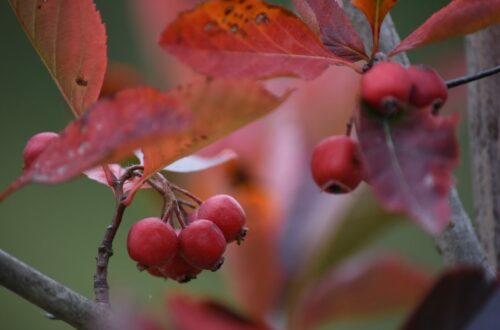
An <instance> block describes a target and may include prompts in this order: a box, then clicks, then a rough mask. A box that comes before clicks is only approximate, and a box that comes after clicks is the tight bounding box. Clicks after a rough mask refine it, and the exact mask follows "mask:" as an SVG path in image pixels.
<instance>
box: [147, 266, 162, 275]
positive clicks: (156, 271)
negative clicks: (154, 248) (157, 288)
mask: <svg viewBox="0 0 500 330" xmlns="http://www.w3.org/2000/svg"><path fill="white" fill-rule="evenodd" d="M147 271H148V273H149V274H151V275H153V276H156V277H165V276H164V275H163V273H162V272H161V271H160V269H159V268H158V267H149V268H148V269H147Z"/></svg>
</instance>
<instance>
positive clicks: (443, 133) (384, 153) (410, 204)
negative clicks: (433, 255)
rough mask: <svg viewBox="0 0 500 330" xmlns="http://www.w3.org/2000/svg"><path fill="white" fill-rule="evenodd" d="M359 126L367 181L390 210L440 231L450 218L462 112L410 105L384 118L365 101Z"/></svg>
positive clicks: (424, 226)
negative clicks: (449, 114)
mask: <svg viewBox="0 0 500 330" xmlns="http://www.w3.org/2000/svg"><path fill="white" fill-rule="evenodd" d="M356 120H357V122H356V127H357V132H358V137H359V142H360V146H361V150H362V155H363V161H364V166H365V169H366V176H367V181H368V182H369V183H370V184H371V185H372V186H373V189H374V190H375V193H376V195H377V196H378V198H379V199H380V201H381V202H382V204H383V205H384V206H385V207H386V208H387V209H388V210H390V211H399V212H403V213H405V214H407V215H409V216H411V217H412V218H413V219H414V220H415V221H416V222H417V223H418V224H420V225H421V226H422V227H423V228H424V229H425V230H427V231H428V232H430V233H432V234H437V233H439V232H440V231H441V230H442V229H443V228H444V227H445V226H446V225H447V224H448V222H449V220H450V219H449V218H450V206H449V202H448V193H449V188H450V185H451V171H452V169H453V168H454V167H455V166H456V165H457V162H458V153H459V150H458V142H457V140H456V137H455V130H456V126H457V122H458V116H453V117H451V118H443V117H439V116H434V115H432V114H431V109H428V108H427V109H416V108H408V109H405V111H404V112H403V113H401V114H399V115H396V116H393V117H383V116H381V115H378V114H377V112H376V111H374V110H371V109H369V108H368V107H367V106H366V105H364V106H363V107H362V109H361V110H360V111H359V112H358V113H357V118H356Z"/></svg>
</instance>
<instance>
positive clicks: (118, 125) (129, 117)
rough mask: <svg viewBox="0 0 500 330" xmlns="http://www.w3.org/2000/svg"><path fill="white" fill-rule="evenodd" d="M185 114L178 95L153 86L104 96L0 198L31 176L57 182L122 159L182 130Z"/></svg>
mask: <svg viewBox="0 0 500 330" xmlns="http://www.w3.org/2000/svg"><path fill="white" fill-rule="evenodd" d="M189 118H190V117H189V113H188V112H187V111H186V110H185V108H184V106H183V104H182V103H181V102H180V101H179V100H178V99H177V98H176V97H174V96H172V95H171V94H163V93H160V92H158V91H156V90H154V89H151V88H136V89H130V90H125V91H123V92H121V93H118V94H116V96H115V97H114V98H112V99H102V100H100V101H98V102H97V103H95V104H94V105H93V106H91V107H90V108H89V109H88V110H87V111H86V112H85V113H84V114H83V115H82V116H81V117H80V118H78V119H76V120H75V121H73V122H71V123H70V124H69V125H68V126H66V128H65V129H64V131H62V132H61V134H60V137H59V139H57V140H55V141H54V142H53V143H51V144H50V145H49V147H47V149H46V150H45V151H44V152H43V153H42V154H41V155H40V156H39V157H38V158H36V159H35V160H34V161H33V163H32V165H31V166H30V167H29V169H28V170H27V172H25V173H23V175H22V176H21V178H20V179H19V180H18V181H17V182H16V183H14V185H13V186H12V187H11V189H10V190H8V191H7V192H6V193H4V194H3V195H1V196H0V200H1V199H3V198H4V197H6V194H7V193H11V192H12V191H13V190H15V189H17V188H19V187H20V186H22V185H24V184H26V183H28V182H31V181H35V182H42V183H59V182H63V181H67V180H69V179H72V178H74V177H76V176H78V175H79V174H80V173H81V172H83V171H85V170H88V169H90V168H92V167H94V166H96V165H98V164H102V163H109V162H113V161H118V160H121V159H123V158H125V157H127V156H129V155H130V154H132V153H133V151H134V150H135V149H137V148H140V147H144V146H147V145H148V144H155V143H157V142H158V141H161V140H162V139H164V138H166V137H169V136H173V135H175V134H179V132H182V131H183V130H186V129H187V128H188V127H187V126H188V125H187V124H189Z"/></svg>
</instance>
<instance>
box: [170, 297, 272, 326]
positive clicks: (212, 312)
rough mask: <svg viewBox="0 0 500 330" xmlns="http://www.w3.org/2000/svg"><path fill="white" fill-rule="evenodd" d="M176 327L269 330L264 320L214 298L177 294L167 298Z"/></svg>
mask: <svg viewBox="0 0 500 330" xmlns="http://www.w3.org/2000/svg"><path fill="white" fill-rule="evenodd" d="M167 304H168V311H169V314H170V316H171V318H172V322H173V324H174V327H175V329H183V330H199V329H204V330H269V329H270V327H269V326H268V325H266V324H265V323H264V322H262V321H255V320H251V319H248V318H246V317H244V316H242V315H240V314H237V313H235V312H234V311H232V310H230V309H229V308H227V307H226V306H224V305H222V304H220V303H218V302H216V301H213V300H208V299H207V300H195V299H193V298H190V297H187V296H183V295H175V296H171V297H169V298H168V300H167Z"/></svg>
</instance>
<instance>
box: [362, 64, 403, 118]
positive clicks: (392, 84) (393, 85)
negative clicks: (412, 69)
mask: <svg viewBox="0 0 500 330" xmlns="http://www.w3.org/2000/svg"><path fill="white" fill-rule="evenodd" d="M411 87H412V85H411V80H410V76H409V75H408V73H407V72H406V68H405V67H403V66H402V65H400V64H398V63H396V62H380V63H378V64H376V65H374V66H373V68H371V69H370V70H369V71H368V72H367V73H365V74H364V75H363V79H362V80H361V98H362V99H363V101H364V102H366V103H367V104H368V105H369V106H370V107H372V108H373V109H375V110H377V111H379V112H380V113H382V114H384V115H392V114H395V113H397V112H399V111H400V110H401V109H402V108H403V106H404V105H405V104H406V103H408V100H409V98H410V92H411Z"/></svg>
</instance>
